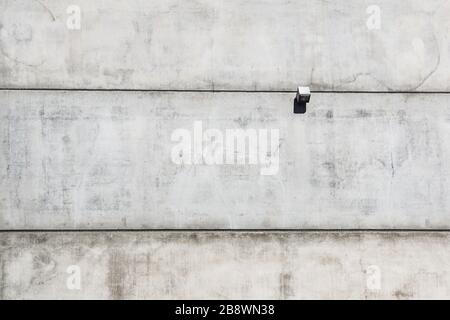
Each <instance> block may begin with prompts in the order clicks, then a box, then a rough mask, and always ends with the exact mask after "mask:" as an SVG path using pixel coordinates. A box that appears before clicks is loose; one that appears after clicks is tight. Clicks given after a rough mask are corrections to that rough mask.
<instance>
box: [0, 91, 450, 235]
mask: <svg viewBox="0 0 450 320" xmlns="http://www.w3.org/2000/svg"><path fill="white" fill-rule="evenodd" d="M293 97H294V95H293V94H279V93H278V94H277V93H270V94H269V93H252V94H249V93H174V92H171V93H161V92H160V93H158V92H156V93H155V92H153V93H142V92H64V91H58V92H52V91H1V92H0V129H1V131H0V142H1V149H0V190H1V193H0V228H1V229H36V228H37V229H47V228H49V229H58V228H63V229H66V228H68V229H72V228H193V229H195V228H252V229H253V228H350V229H356V228H430V229H432V228H450V211H449V210H450V197H448V194H450V179H449V177H450V176H449V174H450V144H449V143H448V141H450V95H449V94H362V93H358V94H331V93H326V94H314V95H313V97H312V100H311V103H310V104H309V105H308V112H307V113H306V114H305V115H295V114H293V113H292V99H293ZM195 121H203V127H204V130H206V129H211V128H217V129H220V130H223V131H224V130H225V129H229V128H231V129H233V128H244V129H262V128H265V129H278V130H279V134H280V141H279V145H278V148H277V149H279V161H280V164H279V170H278V172H277V174H275V175H265V176H264V175H261V174H260V173H261V171H260V166H259V165H249V164H244V165H238V164H235V165H177V164H175V163H174V162H172V159H171V153H172V149H173V147H174V146H175V145H176V143H175V142H172V141H171V134H172V133H173V132H174V130H175V129H177V128H184V129H188V130H191V131H192V130H193V124H194V122H195Z"/></svg>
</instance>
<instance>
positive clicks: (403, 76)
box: [0, 0, 450, 91]
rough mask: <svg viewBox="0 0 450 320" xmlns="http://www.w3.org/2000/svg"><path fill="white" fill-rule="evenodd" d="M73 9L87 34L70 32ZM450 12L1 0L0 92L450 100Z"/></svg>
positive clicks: (431, 6)
mask: <svg viewBox="0 0 450 320" xmlns="http://www.w3.org/2000/svg"><path fill="white" fill-rule="evenodd" d="M71 4H77V5H78V6H79V7H80V9H81V29H80V30H69V29H68V28H67V27H66V22H67V19H68V18H69V17H70V14H68V13H67V12H66V10H67V8H68V6H69V5H71ZM374 4H375V5H378V6H379V8H380V18H381V20H380V28H379V29H370V28H368V26H367V24H368V21H369V25H370V21H371V20H370V18H371V17H372V15H373V14H374V11H372V9H370V8H369V6H371V5H374ZM368 8H369V11H367V10H368ZM449 12H450V2H449V1H446V0H429V1H423V0H377V1H375V2H374V1H372V0H335V1H311V0H297V1H290V0H250V1H249V0H228V1H210V0H195V1H194V0H157V1H156V0H153V1H145V0H128V1H122V0H104V1H92V0H77V1H75V2H74V1H72V0H40V1H32V0H0V73H1V75H2V76H1V77H0V86H1V87H21V88H31V87H40V88H43V87H45V88H131V89H136V88H143V89H165V90H166V89H224V90H232V89H238V90H293V89H294V88H295V87H296V86H297V85H299V84H303V85H311V86H312V89H315V90H318V89H322V90H344V91H345V90H368V91H374V90H402V91H412V90H420V91H449V90H450V72H449V68H450V45H449V43H450V32H449V28H450V19H449Z"/></svg>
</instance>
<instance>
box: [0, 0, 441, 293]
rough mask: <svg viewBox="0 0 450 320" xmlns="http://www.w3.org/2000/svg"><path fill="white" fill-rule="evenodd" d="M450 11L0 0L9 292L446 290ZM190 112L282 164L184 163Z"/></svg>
mask: <svg viewBox="0 0 450 320" xmlns="http://www.w3.org/2000/svg"><path fill="white" fill-rule="evenodd" d="M71 5H75V6H77V7H71ZM74 8H75V9H77V8H79V9H80V17H81V20H80V29H76V30H73V29H71V27H73V26H74V24H71V22H73V21H74V20H72V19H73V18H74V13H73V11H71V10H73V9H74ZM68 9H69V10H68ZM449 12H450V2H449V1H446V0H430V1H426V2H424V1H420V0H402V1H400V0H377V1H372V0H334V1H311V0H298V1H287V0H263V1H261V0H258V1H256V0H255V1H253V0H250V1H249V0H229V1H220V0H218V1H208V0H195V1H194V0H153V1H145V0H129V1H120V0H104V1H89V0H76V1H72V0H70V1H69V0H39V1H31V0H0V230H1V232H0V298H1V299H21V298H35V299H37V298H45V299H47V298H102V299H106V298H111V299H123V298H184V299H190V298H234V299H239V298H275V299H278V298H280V299H287V298H361V299H372V298H374V299H376V298H387V299H409V298H450V283H449V282H450V278H449V277H450V276H449V274H448V266H449V265H450V256H449V250H448V247H449V245H450V243H449V240H450V239H449V237H450V233H449V232H448V230H449V227H450V214H449V213H450V211H449V209H450V200H449V199H450V198H449V197H448V194H449V192H450V175H449V173H450V161H449V160H450V147H449V143H448V141H449V138H450V94H449V92H450V60H449V59H450V45H449V43H450V38H449V37H450V36H449V35H450V22H449V21H450V20H449ZM378 13H379V15H378ZM378 17H379V20H377V18H378ZM374 19H375V20H374ZM68 22H69V24H68ZM378 22H379V24H378ZM298 85H309V86H311V89H312V90H314V91H315V92H313V95H312V98H311V103H310V104H309V105H308V111H307V113H306V114H304V115H298V114H295V115H294V114H293V113H292V108H293V98H294V91H295V88H296V87H297V86H298ZM34 89H39V90H34ZM217 91H227V92H217ZM329 91H332V92H329ZM197 121H201V122H202V125H203V127H204V129H212V128H215V129H220V130H221V132H226V130H227V129H245V130H258V132H261V130H271V129H274V130H278V132H279V136H280V140H279V141H278V140H277V144H276V147H277V148H276V149H275V150H271V151H270V152H264V153H263V152H260V153H259V155H260V156H261V155H262V156H261V159H265V158H264V157H266V158H269V156H270V158H271V159H273V156H274V155H276V158H275V159H277V158H278V159H279V166H278V171H277V172H276V173H275V174H273V175H262V174H261V168H262V167H263V166H262V165H261V163H260V162H258V163H257V164H252V165H250V164H244V165H241V164H240V165H236V164H235V165H230V164H229V165H209V166H208V165H188V164H183V165H177V164H176V163H174V161H173V159H172V157H171V155H172V154H177V153H173V147H174V145H175V144H176V143H175V142H173V141H171V135H172V133H174V132H176V130H177V129H187V130H190V132H192V130H193V126H194V124H195V123H196V122H197ZM192 133H193V132H192ZM193 134H194V133H193ZM260 142H261V140H259V141H258V145H259V144H260ZM208 147H209V145H208ZM185 154H186V153H185V152H183V156H182V158H183V159H185V158H184V155H185ZM195 154H196V153H195V152H194V156H195ZM261 159H260V160H261ZM157 228H166V229H192V231H187V230H184V231H166V232H162V231H155V230H153V231H149V230H147V229H157ZM204 228H218V229H219V228H225V229H255V230H260V231H257V232H256V231H255V232H244V231H241V232H237V231H228V232H211V231H199V230H198V229H204ZM311 228H314V229H319V230H318V231H315V232H308V231H305V230H303V231H294V230H291V231H284V232H276V231H268V230H267V229H311ZM374 228H376V229H385V231H377V232H369V231H359V232H357V231H351V232H350V231H342V230H341V231H333V232H328V231H325V230H322V229H336V230H338V229H355V230H357V229H374ZM22 229H23V230H25V231H24V232H18V231H19V230H22ZM41 229H52V230H55V232H39V230H41ZM69 229H73V231H70V230H69ZM94 229H117V230H115V231H110V230H97V231H93V230H94ZM123 229H136V231H133V232H131V231H123ZM143 229H146V230H147V231H143ZM393 229H426V231H415V232H401V231H399V230H397V231H394V230H393ZM437 229H445V230H447V231H437ZM23 230H22V231H23ZM75 230H76V231H75ZM121 230H122V231H121ZM264 230H266V231H264ZM72 267H73V268H75V269H70V268H72ZM68 268H69V271H70V270H72V271H73V270H79V271H80V276H81V289H80V290H76V289H75V290H71V286H70V285H68V283H67V281H68V280H70V279H73V278H71V276H73V275H74V274H69V273H67V271H68ZM72 289H73V288H72Z"/></svg>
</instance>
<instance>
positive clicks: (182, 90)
mask: <svg viewBox="0 0 450 320" xmlns="http://www.w3.org/2000/svg"><path fill="white" fill-rule="evenodd" d="M0 91H74V92H76V91H80V92H86V91H92V92H193V93H195V92H199V93H296V91H295V90H231V89H230V90H209V89H118V88H113V89H89V88H0ZM311 93H355V94H357V93H361V94H388V93H394V94H450V91H365V90H348V91H339V90H311Z"/></svg>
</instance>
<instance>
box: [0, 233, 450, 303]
mask: <svg viewBox="0 0 450 320" xmlns="http://www.w3.org/2000/svg"><path fill="white" fill-rule="evenodd" d="M449 246H450V235H449V233H437V232H431V233H428V232H426V233H421V232H419V233H415V232H405V233H397V232H389V233H383V232H381V233H380V232H375V233H371V232H365V233H358V232H348V233H346V232H344V233H342V232H330V233H328V232H325V233H324V232H311V233H308V232H306V233H305V232H303V233H294V232H287V233H274V232H268V233H267V232H264V233H262V232H261V233H234V232H219V233H215V232H201V233H198V232H192V233H186V232H125V233H122V232H115V233H109V232H97V233H91V232H82V233H77V232H74V233H71V232H69V233H60V232H58V233H56V232H55V233H13V232H12V233H1V234H0V266H1V268H0V284H1V285H0V297H1V298H3V299H22V298H31V299H54V298H56V299H68V298H75V299H77V298H83V299H89V298H98V299H135V298H139V299H142V298H153V299H202V298H209V299H223V298H225V299H249V298H252V299H290V298H293V299H305V298H308V299H319V298H321V299H373V298H377V299H409V298H417V299H431V298H433V299H443V298H446V299H448V298H450V269H449V265H450V250H448V248H449ZM74 265H75V266H77V267H79V269H78V270H79V273H78V274H79V275H80V280H81V283H80V290H76V289H75V290H74V289H72V290H70V289H68V287H67V285H66V284H67V281H68V279H69V283H70V284H72V285H73V283H74V282H72V280H73V278H70V277H71V276H73V275H75V273H73V271H71V270H75V269H74V267H71V268H70V269H69V271H71V274H69V273H68V272H67V269H68V268H69V266H74ZM77 267H75V268H77ZM69 288H74V287H73V286H72V287H69Z"/></svg>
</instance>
